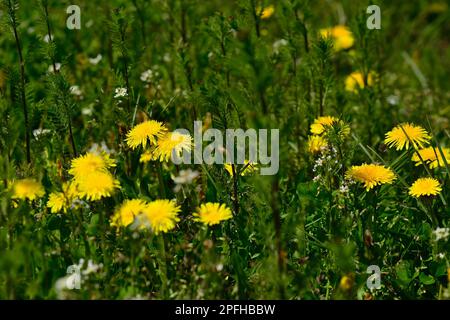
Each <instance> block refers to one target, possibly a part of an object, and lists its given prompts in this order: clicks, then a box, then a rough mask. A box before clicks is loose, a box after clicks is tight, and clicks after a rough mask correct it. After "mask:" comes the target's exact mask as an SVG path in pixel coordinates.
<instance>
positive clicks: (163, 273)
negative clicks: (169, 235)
mask: <svg viewBox="0 0 450 320" xmlns="http://www.w3.org/2000/svg"><path fill="white" fill-rule="evenodd" d="M158 247H159V251H158V256H159V267H160V268H161V270H160V272H159V275H160V278H161V297H162V298H163V299H167V297H168V292H167V282H168V277H167V261H166V245H165V241H164V235H163V234H161V235H159V236H158Z"/></svg>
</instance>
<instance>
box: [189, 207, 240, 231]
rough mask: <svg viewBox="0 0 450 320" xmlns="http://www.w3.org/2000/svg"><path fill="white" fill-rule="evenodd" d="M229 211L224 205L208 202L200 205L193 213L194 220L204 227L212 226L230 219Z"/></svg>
mask: <svg viewBox="0 0 450 320" xmlns="http://www.w3.org/2000/svg"><path fill="white" fill-rule="evenodd" d="M232 217H233V215H232V214H231V210H230V209H229V208H227V207H226V206H225V205H224V204H220V203H212V202H208V203H205V204H202V205H201V206H200V207H199V208H198V209H197V212H196V213H194V220H195V221H199V222H202V223H203V224H205V225H208V226H212V225H215V224H219V223H220V222H222V221H225V220H228V219H231V218H232Z"/></svg>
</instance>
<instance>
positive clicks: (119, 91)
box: [114, 88, 128, 98]
mask: <svg viewBox="0 0 450 320" xmlns="http://www.w3.org/2000/svg"><path fill="white" fill-rule="evenodd" d="M127 95H128V92H127V88H116V90H115V95H114V98H122V97H126V96H127Z"/></svg>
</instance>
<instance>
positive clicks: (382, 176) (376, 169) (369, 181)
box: [346, 163, 395, 191]
mask: <svg viewBox="0 0 450 320" xmlns="http://www.w3.org/2000/svg"><path fill="white" fill-rule="evenodd" d="M346 177H347V178H349V179H353V180H356V181H358V182H361V183H364V187H365V188H366V191H369V190H370V189H372V188H374V187H376V186H377V185H382V184H391V183H392V182H393V181H394V180H395V174H394V172H392V170H391V169H389V168H386V167H384V166H382V165H378V164H366V163H363V164H362V165H360V166H353V167H351V168H350V169H349V170H348V171H347V173H346Z"/></svg>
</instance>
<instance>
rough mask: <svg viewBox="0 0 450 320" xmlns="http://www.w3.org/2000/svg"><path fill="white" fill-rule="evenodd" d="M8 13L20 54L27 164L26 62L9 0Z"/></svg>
mask: <svg viewBox="0 0 450 320" xmlns="http://www.w3.org/2000/svg"><path fill="white" fill-rule="evenodd" d="M8 11H9V18H10V22H11V27H12V29H13V33H14V39H15V41H16V48H17V53H18V54H19V67H20V96H21V99H22V106H23V115H24V118H25V145H26V154H27V163H31V151H30V122H29V120H28V107H27V99H26V94H25V62H24V60H23V55H22V46H21V44H20V38H19V33H18V32H17V19H16V14H15V8H14V6H13V5H12V3H11V0H8Z"/></svg>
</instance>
